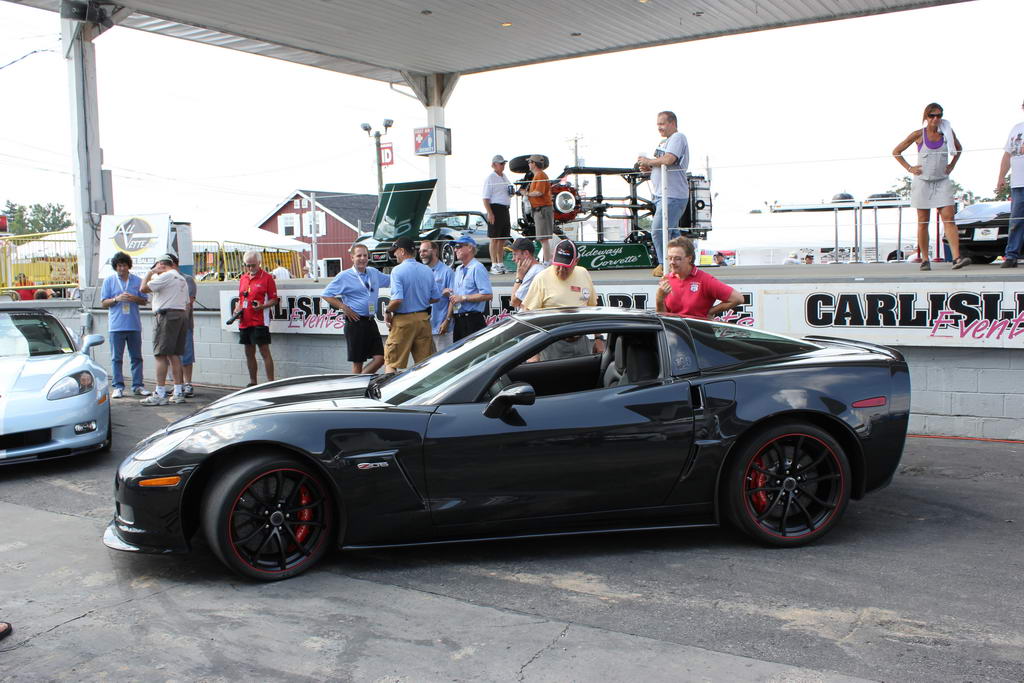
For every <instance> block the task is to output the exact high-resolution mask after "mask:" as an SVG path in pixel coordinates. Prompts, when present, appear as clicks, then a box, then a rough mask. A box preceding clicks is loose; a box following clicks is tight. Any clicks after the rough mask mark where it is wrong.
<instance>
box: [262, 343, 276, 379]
mask: <svg viewBox="0 0 1024 683" xmlns="http://www.w3.org/2000/svg"><path fill="white" fill-rule="evenodd" d="M260 355H261V356H263V370H264V372H266V373H267V381H268V382H273V381H274V357H273V356H271V355H270V344H260Z"/></svg>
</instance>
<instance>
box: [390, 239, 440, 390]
mask: <svg viewBox="0 0 1024 683" xmlns="http://www.w3.org/2000/svg"><path fill="white" fill-rule="evenodd" d="M391 253H392V254H393V255H394V257H395V260H396V261H398V265H397V266H395V267H394V268H392V269H391V301H389V302H388V307H387V309H386V311H385V313H384V321H385V322H386V323H387V324H388V327H389V328H390V332H388V341H387V343H386V344H384V366H385V368H386V370H385V371H386V372H395V371H396V370H404V369H405V366H406V365H407V364H408V362H409V354H410V353H411V354H412V359H413V361H414V362H416V363H419V362H420V361H422V360H426V359H427V358H429V357H430V356H431V355H432V354H433V353H434V340H433V337H432V336H431V328H430V305H431V304H432V303H434V302H436V301H439V300H440V299H441V291H440V289H439V288H438V286H437V282H435V281H434V273H433V272H432V271H431V270H430V268H428V267H427V266H425V265H423V264H422V263H420V262H419V261H417V260H416V245H415V244H414V243H413V241H412V240H411V239H409V238H408V237H400V238H398V239H397V240H395V243H394V246H392V247H391Z"/></svg>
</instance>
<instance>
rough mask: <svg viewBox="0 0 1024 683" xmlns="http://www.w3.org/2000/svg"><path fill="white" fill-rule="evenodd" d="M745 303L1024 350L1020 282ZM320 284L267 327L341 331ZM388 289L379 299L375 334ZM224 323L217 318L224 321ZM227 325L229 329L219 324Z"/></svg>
mask: <svg viewBox="0 0 1024 683" xmlns="http://www.w3.org/2000/svg"><path fill="white" fill-rule="evenodd" d="M596 287H597V294H598V304H599V305H602V306H616V307H620V308H636V309H653V308H654V301H655V285H654V284H650V285H641V284H633V283H629V284H627V283H617V284H615V283H608V284H603V283H601V282H600V281H598V282H597V283H596ZM737 289H738V290H739V292H740V293H741V294H742V295H743V299H744V303H743V304H742V305H741V306H739V307H738V308H736V309H733V310H731V311H726V312H725V313H724V314H723V315H721V316H719V318H718V319H719V320H721V321H723V322H728V323H733V324H737V325H749V326H753V327H757V328H759V329H763V330H767V331H769V332H775V333H778V334H786V335H789V336H792V337H805V336H808V335H822V336H828V337H840V338H846V339H858V340H861V341H867V342H873V343H875V344H883V345H886V346H968V347H975V348H985V347H988V348H1024V286H1021V284H1019V283H1012V284H1010V283H994V282H992V283H990V282H980V283H970V284H969V283H965V282H963V281H958V282H939V281H936V282H928V283H927V284H925V283H919V284H914V285H912V286H910V285H903V284H900V285H897V286H896V287H893V286H892V283H873V284H872V283H855V284H846V283H829V284H821V283H816V284H808V283H785V284H780V283H771V284H750V283H744V284H742V285H739V286H738V287H737ZM321 291H322V288H321V289H282V290H280V291H279V294H280V296H281V302H280V303H279V304H278V306H277V308H276V309H275V310H274V312H273V315H272V321H271V324H270V331H271V332H273V333H292V334H343V332H344V324H345V321H344V316H343V315H342V314H341V313H340V311H335V310H333V309H332V308H331V307H330V306H329V305H328V304H327V302H326V301H324V300H323V299H321V298H320V292H321ZM237 298H238V296H237V294H236V293H233V292H230V291H222V292H221V302H220V303H221V306H220V307H221V313H222V318H223V319H226V318H228V317H230V315H231V310H232V308H233V306H234V303H235V302H236V301H237ZM388 300H389V299H388V290H386V289H382V290H381V296H380V299H379V300H378V302H377V311H376V317H377V324H378V327H379V328H380V332H381V334H387V327H386V326H385V325H384V315H383V311H384V307H385V306H386V305H387V303H388ZM510 300H511V289H510V288H508V287H495V288H494V300H493V301H492V305H491V314H490V316H489V318H488V321H489V322H494V321H495V320H498V319H500V318H503V317H507V316H509V315H511V314H512V311H511V304H510ZM222 324H223V323H222ZM225 329H230V328H228V327H227V326H225Z"/></svg>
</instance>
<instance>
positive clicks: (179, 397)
mask: <svg viewBox="0 0 1024 683" xmlns="http://www.w3.org/2000/svg"><path fill="white" fill-rule="evenodd" d="M168 401H169V402H171V403H184V402H185V394H171V397H170V398H169V399H168Z"/></svg>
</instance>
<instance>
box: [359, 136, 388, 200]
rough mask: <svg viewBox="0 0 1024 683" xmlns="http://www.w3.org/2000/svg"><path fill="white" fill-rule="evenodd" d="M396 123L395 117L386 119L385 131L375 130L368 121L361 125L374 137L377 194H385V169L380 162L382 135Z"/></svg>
mask: <svg viewBox="0 0 1024 683" xmlns="http://www.w3.org/2000/svg"><path fill="white" fill-rule="evenodd" d="M393 125H395V122H394V120H393V119H384V132H383V133H382V132H381V131H379V130H373V126H371V125H370V124H368V123H364V124H362V125H360V126H359V127H360V128H362V129H363V130H365V131H366V134H367V135H369V136H371V137H372V138H373V142H374V147H375V148H376V153H377V194H378V195H382V194H384V169H383V168H382V167H381V163H380V136H381V135H385V134H386V133H387V132H388V128H390V127H391V126H393Z"/></svg>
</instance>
